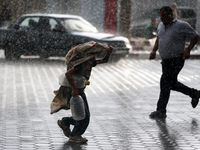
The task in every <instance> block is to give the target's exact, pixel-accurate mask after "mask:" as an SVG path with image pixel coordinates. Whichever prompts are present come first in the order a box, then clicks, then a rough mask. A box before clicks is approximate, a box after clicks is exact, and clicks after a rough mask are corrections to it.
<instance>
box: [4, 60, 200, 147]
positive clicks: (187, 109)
mask: <svg viewBox="0 0 200 150" xmlns="http://www.w3.org/2000/svg"><path fill="white" fill-rule="evenodd" d="M199 64H200V60H199V59H192V60H187V61H186V65H185V67H184V69H183V70H182V72H181V74H180V76H179V80H180V81H181V82H183V83H185V84H186V85H188V86H192V87H194V88H199V89H200V65H199ZM65 69H66V66H65V65H64V61H63V59H53V58H52V59H49V60H45V61H42V60H40V59H38V58H35V59H27V58H24V59H22V60H20V61H17V62H12V61H5V59H4V58H0V150H179V149H181V150H198V149H200V118H199V116H200V115H199V114H200V106H197V108H196V109H193V108H192V107H191V105H190V98H189V97H187V96H185V95H182V94H180V93H177V92H173V91H172V92H171V97H170V101H169V104H168V113H167V115H168V117H167V119H166V120H151V119H149V117H148V115H149V113H150V112H151V111H154V110H155V108H156V102H157V99H158V95H159V78H160V75H161V66H160V60H153V61H149V60H146V59H133V58H128V59H122V60H120V61H119V62H116V63H109V64H106V65H99V66H97V67H95V68H94V69H93V72H92V76H91V79H90V81H91V85H89V86H88V87H87V88H86V94H87V98H88V102H89V105H90V112H91V121H90V125H89V127H88V129H87V131H86V132H85V134H84V135H83V136H84V137H86V138H87V139H88V143H87V144H83V145H81V144H70V143H68V142H67V140H68V139H67V138H66V137H65V136H64V135H63V133H62V131H61V130H60V128H59V127H58V126H57V123H56V122H57V120H58V119H61V118H62V117H63V116H70V111H64V110H61V111H60V112H58V113H56V114H53V115H50V103H51V101H52V99H53V97H54V95H53V90H55V89H57V88H58V87H59V85H58V76H59V75H60V74H61V73H63V72H65Z"/></svg>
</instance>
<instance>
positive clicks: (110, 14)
mask: <svg viewBox="0 0 200 150" xmlns="http://www.w3.org/2000/svg"><path fill="white" fill-rule="evenodd" d="M172 3H175V4H176V5H177V9H179V8H181V10H183V9H184V11H183V13H184V14H182V15H181V14H179V15H180V19H182V18H183V17H184V18H191V17H192V18H193V21H192V22H193V23H192V24H194V25H192V26H193V27H195V28H196V30H197V31H198V32H199V33H200V23H199V22H198V20H199V18H200V10H199V8H200V7H199V6H200V0H190V1H188V0H165V1H163V0H32V1H28V0H0V26H8V25H9V24H10V23H12V22H13V21H15V20H16V19H17V18H18V17H19V16H21V15H22V14H27V13H59V14H74V15H79V16H82V17H83V18H84V19H86V20H88V21H89V22H90V23H92V24H93V25H94V26H96V27H97V28H98V30H99V31H102V32H107V33H114V34H118V35H123V36H125V37H128V38H129V39H130V38H131V37H142V36H143V33H142V32H143V30H144V28H145V26H146V25H147V24H148V23H150V19H151V18H152V17H155V18H157V19H158V20H157V22H159V16H158V14H157V10H158V9H159V8H161V7H162V6H164V5H171V4H172ZM185 9H187V10H185ZM188 9H189V10H188Z"/></svg>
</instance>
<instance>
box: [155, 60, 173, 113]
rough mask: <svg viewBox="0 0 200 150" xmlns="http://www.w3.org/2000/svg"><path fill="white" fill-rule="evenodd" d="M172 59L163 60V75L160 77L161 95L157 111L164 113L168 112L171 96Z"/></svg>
mask: <svg viewBox="0 0 200 150" xmlns="http://www.w3.org/2000/svg"><path fill="white" fill-rule="evenodd" d="M171 71H172V69H171V61H170V60H163V61H162V76H161V79H160V96H159V99H158V102H157V111H159V112H161V113H162V114H165V113H166V107H167V103H168V101H169V96H170V82H169V81H171V78H172V77H171Z"/></svg>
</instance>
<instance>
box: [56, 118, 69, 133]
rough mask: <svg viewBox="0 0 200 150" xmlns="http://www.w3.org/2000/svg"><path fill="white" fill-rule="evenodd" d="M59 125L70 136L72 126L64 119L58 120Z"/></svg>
mask: <svg viewBox="0 0 200 150" xmlns="http://www.w3.org/2000/svg"><path fill="white" fill-rule="evenodd" d="M57 124H58V126H59V127H60V128H61V129H62V130H63V133H64V135H65V136H66V137H69V136H70V133H71V130H70V126H66V125H65V124H64V123H63V122H62V120H58V121H57Z"/></svg>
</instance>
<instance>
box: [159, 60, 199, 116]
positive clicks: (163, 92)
mask: <svg viewBox="0 0 200 150" xmlns="http://www.w3.org/2000/svg"><path fill="white" fill-rule="evenodd" d="M184 62H185V61H184V59H183V58H182V57H177V58H171V59H165V60H162V63H161V64H162V76H161V79H160V97H159V100H158V103H157V111H160V112H162V113H166V107H167V103H168V100H169V96H170V90H174V91H178V92H181V93H183V94H185V95H188V96H190V97H191V98H192V97H195V96H196V92H197V90H196V89H192V88H190V87H187V86H185V85H184V84H182V83H180V82H178V80H177V78H178V74H179V72H180V71H181V69H182V68H183V66H184Z"/></svg>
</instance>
